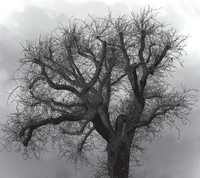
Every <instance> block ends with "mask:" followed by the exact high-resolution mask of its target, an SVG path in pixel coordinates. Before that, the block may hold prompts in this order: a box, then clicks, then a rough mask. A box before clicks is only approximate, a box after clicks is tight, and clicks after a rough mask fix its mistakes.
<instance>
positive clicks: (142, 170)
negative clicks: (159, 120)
mask: <svg viewBox="0 0 200 178" xmlns="http://www.w3.org/2000/svg"><path fill="white" fill-rule="evenodd" d="M147 5H150V6H151V7H153V8H161V7H162V8H161V10H160V14H159V19H160V20H161V21H164V22H166V23H170V24H171V25H172V26H173V27H175V28H177V29H178V30H179V31H180V34H190V36H191V37H190V39H189V41H188V45H187V47H186V51H187V53H188V55H187V56H183V58H184V59H185V63H184V66H185V67H184V68H181V67H180V66H178V69H177V72H176V73H175V74H174V77H171V78H170V81H171V83H172V84H173V85H175V86H177V87H180V86H181V83H183V84H186V85H187V86H188V87H189V88H196V89H200V82H199V79H200V72H199V69H200V50H199V49H200V45H199V43H200V33H199V31H200V4H199V3H198V1H197V0H196V1H195V0H188V1H187V0H182V1H181V0H162V1H161V0H160V1H159V0H157V1H156V0H149V1H147V0H146V1H145V0H137V1H136V0H112V1H111V0H107V1H106V0H105V1H103V0H99V1H95V0H93V1H92V0H91V1H89V0H88V1H87V0H79V1H78V0H68V1H67V0H0V122H1V123H3V122H5V121H6V119H7V115H9V113H10V112H12V111H14V109H15V105H14V104H12V103H9V106H8V105H7V98H8V94H7V92H9V91H11V90H12V89H13V88H14V86H15V85H14V83H13V82H12V81H11V80H10V79H11V77H12V74H13V72H14V71H15V70H16V69H17V67H18V59H19V58H20V57H21V51H22V47H21V45H20V43H22V44H25V41H26V39H33V40H34V39H36V38H38V37H39V35H40V34H48V33H50V32H51V31H52V30H53V29H55V28H56V27H57V26H58V25H59V23H62V24H65V22H66V21H67V19H68V18H70V17H71V16H72V15H73V16H75V17H77V18H83V19H85V18H87V14H88V13H89V14H91V15H96V16H100V15H102V16H105V15H107V12H108V6H109V7H110V9H111V10H112V12H113V14H114V15H122V14H128V13H130V12H131V11H132V10H133V11H138V10H139V9H140V8H142V7H147ZM199 104H200V103H199V102H198V103H197V106H196V107H195V108H194V110H193V112H192V114H191V115H190V120H191V121H192V122H191V125H188V126H183V125H180V130H181V133H180V138H179V139H178V131H177V130H165V131H164V133H163V138H162V139H160V140H158V141H153V142H152V143H148V144H146V145H147V147H148V149H147V151H146V154H145V155H144V157H143V159H142V162H143V166H141V167H138V168H136V169H135V170H134V174H135V178H199V177H200V149H199V148H200V129H199V127H200V119H199V114H200V108H199ZM0 134H1V135H2V133H0ZM56 155H57V153H56V151H53V150H50V152H48V153H46V154H45V155H44V156H43V157H41V159H40V160H34V159H32V160H26V161H23V160H22V159H21V155H20V154H17V153H15V152H14V150H13V151H11V152H9V153H8V152H6V151H3V152H1V153H0V176H1V177H2V178H36V177H38V178H72V177H74V178H84V177H85V178H88V177H91V175H92V174H91V173H90V170H88V169H83V170H81V171H78V172H77V173H76V174H75V175H74V169H73V167H72V166H70V165H66V164H65V160H58V159H57V157H56Z"/></svg>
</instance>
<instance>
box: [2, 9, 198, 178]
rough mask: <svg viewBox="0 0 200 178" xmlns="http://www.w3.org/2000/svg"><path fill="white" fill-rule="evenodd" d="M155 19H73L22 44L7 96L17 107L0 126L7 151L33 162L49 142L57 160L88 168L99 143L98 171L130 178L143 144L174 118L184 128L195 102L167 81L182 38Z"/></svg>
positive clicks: (149, 12)
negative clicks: (101, 152) (101, 148)
mask: <svg viewBox="0 0 200 178" xmlns="http://www.w3.org/2000/svg"><path fill="white" fill-rule="evenodd" d="M157 14H158V11H157V10H153V9H151V8H147V9H142V10H141V11H140V12H139V13H137V14H135V13H132V14H131V15H129V16H126V15H124V16H120V17H118V18H114V17H112V14H111V13H109V15H108V16H107V17H105V18H93V17H91V16H90V20H86V21H83V20H80V19H73V18H72V19H70V20H69V23H68V25H67V26H66V27H64V26H61V27H59V28H58V29H56V30H55V31H53V32H52V34H51V35H50V36H45V37H40V38H39V39H38V40H37V41H35V42H33V41H27V44H26V45H25V46H23V58H22V59H20V61H19V62H20V63H21V67H20V70H19V71H20V72H21V73H20V74H21V75H20V76H19V77H18V78H15V81H16V82H17V88H16V89H15V90H14V92H13V93H12V94H11V97H14V100H15V101H16V102H17V110H16V112H15V113H13V114H12V115H11V116H10V118H9V119H8V121H7V122H6V123H5V124H4V127H3V131H4V132H5V136H4V137H3V138H2V142H3V143H4V145H5V147H7V146H8V145H11V144H12V143H13V142H14V143H17V149H18V150H19V151H21V150H22V151H23V155H25V156H27V157H32V156H35V157H39V156H40V154H41V153H43V152H44V151H45V150H46V149H47V148H46V144H47V143H48V142H52V143H53V146H56V147H57V148H58V149H59V155H60V157H65V158H66V159H67V160H68V161H71V162H72V163H77V161H78V160H80V161H81V163H83V164H87V163H89V160H88V158H87V154H88V152H90V151H93V150H94V149H97V146H95V145H96V144H99V143H102V145H103V146H104V148H105V151H106V157H107V158H106V160H105V159H102V160H103V161H102V160H100V161H101V164H100V166H99V167H100V168H102V167H105V164H106V167H105V168H107V173H108V176H109V177H110V178H128V176H129V172H130V171H129V169H130V165H131V163H133V164H136V163H137V161H136V160H135V157H134V154H135V152H136V151H138V150H141V149H142V148H141V143H142V141H144V140H150V141H151V140H153V139H155V138H156V137H159V136H160V131H161V130H163V129H164V128H165V127H166V126H169V127H177V126H176V122H177V120H181V121H182V122H183V123H186V122H187V121H188V115H189V114H190V111H191V109H192V106H193V105H194V102H195V96H194V95H192V93H191V90H190V89H189V90H187V89H186V88H184V87H183V90H182V91H177V90H176V89H175V88H173V87H172V86H171V85H170V84H168V83H167V82H166V77H167V76H168V74H171V73H172V72H173V69H175V67H176V65H177V61H178V62H180V63H181V59H180V57H181V56H182V55H183V54H184V53H185V52H184V46H185V42H186V40H187V38H188V37H187V36H182V35H179V34H178V32H177V30H175V29H173V28H170V27H169V26H167V25H165V24H164V23H161V22H158V21H157V20H156V17H157ZM103 162H104V163H105V164H103ZM97 172H98V173H99V175H101V174H102V176H103V177H105V175H104V174H105V172H101V171H100V169H99V170H98V171H97Z"/></svg>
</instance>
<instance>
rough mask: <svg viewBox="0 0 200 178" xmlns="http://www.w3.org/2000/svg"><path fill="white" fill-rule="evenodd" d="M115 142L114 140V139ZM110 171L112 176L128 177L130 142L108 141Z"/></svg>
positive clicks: (115, 177) (112, 177) (111, 177)
mask: <svg viewBox="0 0 200 178" xmlns="http://www.w3.org/2000/svg"><path fill="white" fill-rule="evenodd" d="M113 142H114V141H113ZM107 152H108V173H109V176H110V178H128V175H129V160H130V143H126V142H124V141H120V142H118V143H116V142H115V143H108V145H107Z"/></svg>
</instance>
